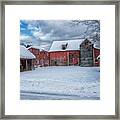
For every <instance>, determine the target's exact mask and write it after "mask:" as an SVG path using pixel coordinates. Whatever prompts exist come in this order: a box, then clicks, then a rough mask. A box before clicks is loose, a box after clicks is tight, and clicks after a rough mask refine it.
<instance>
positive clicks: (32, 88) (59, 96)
mask: <svg viewBox="0 0 120 120" xmlns="http://www.w3.org/2000/svg"><path fill="white" fill-rule="evenodd" d="M20 98H21V100H89V99H90V100H99V99H100V68H99V67H80V66H57V67H39V68H36V69H35V70H33V71H26V72H21V73H20Z"/></svg>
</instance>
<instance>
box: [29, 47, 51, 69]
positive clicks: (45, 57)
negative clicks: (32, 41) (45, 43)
mask: <svg viewBox="0 0 120 120" xmlns="http://www.w3.org/2000/svg"><path fill="white" fill-rule="evenodd" d="M28 49H29V51H30V52H32V53H33V54H34V55H35V56H36V61H35V65H36V66H37V67H38V66H40V67H43V66H49V52H48V51H47V50H45V49H42V48H41V46H31V47H29V48H28Z"/></svg>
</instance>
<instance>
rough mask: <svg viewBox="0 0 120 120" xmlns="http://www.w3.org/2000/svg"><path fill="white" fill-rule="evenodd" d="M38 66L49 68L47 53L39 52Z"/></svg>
mask: <svg viewBox="0 0 120 120" xmlns="http://www.w3.org/2000/svg"><path fill="white" fill-rule="evenodd" d="M39 63H40V64H39V65H40V66H41V67H42V66H49V53H48V52H47V51H40V52H39Z"/></svg>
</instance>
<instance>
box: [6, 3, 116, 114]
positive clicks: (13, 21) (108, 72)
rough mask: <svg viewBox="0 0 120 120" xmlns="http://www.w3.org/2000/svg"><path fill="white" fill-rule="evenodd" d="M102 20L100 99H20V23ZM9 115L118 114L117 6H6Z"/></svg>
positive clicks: (7, 101)
mask: <svg viewBox="0 0 120 120" xmlns="http://www.w3.org/2000/svg"><path fill="white" fill-rule="evenodd" d="M21 19H24V20H73V19H80V20H90V19H91V20H100V25H101V26H100V35H101V36H100V52H101V67H100V100H20V72H19V71H20V69H19V67H20V66H19V54H20V50H19V45H20V20H21ZM5 114H6V115H114V114H115V6H114V5H69V6H66V5H26V6H25V5H6V6H5Z"/></svg>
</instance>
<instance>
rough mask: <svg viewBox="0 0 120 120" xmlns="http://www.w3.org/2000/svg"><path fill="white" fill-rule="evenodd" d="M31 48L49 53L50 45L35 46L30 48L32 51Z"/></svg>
mask: <svg viewBox="0 0 120 120" xmlns="http://www.w3.org/2000/svg"><path fill="white" fill-rule="evenodd" d="M30 48H35V49H38V50H40V51H48V49H49V45H34V46H30V47H29V48H28V49H30Z"/></svg>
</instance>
